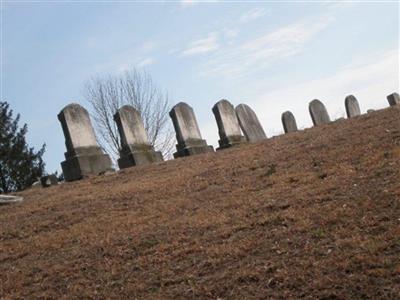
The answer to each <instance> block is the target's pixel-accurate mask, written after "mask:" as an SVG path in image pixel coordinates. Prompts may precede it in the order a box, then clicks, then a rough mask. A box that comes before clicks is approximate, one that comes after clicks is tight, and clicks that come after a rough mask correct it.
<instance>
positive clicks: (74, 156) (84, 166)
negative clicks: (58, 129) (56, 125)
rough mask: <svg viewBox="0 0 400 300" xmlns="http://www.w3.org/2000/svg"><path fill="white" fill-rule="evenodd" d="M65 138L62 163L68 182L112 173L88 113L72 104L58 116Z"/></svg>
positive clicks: (107, 157)
mask: <svg viewBox="0 0 400 300" xmlns="http://www.w3.org/2000/svg"><path fill="white" fill-rule="evenodd" d="M58 120H59V121H60V122H61V126H62V129H63V132H64V136H65V146H66V147H67V152H65V161H63V162H62V163H61V167H62V170H63V173H64V177H65V180H66V181H73V180H78V179H81V178H82V177H84V176H87V175H97V174H100V173H103V172H105V171H111V170H112V167H111V160H110V157H109V156H108V155H107V154H104V153H103V152H102V151H101V149H100V147H99V145H98V144H97V141H96V137H95V134H94V130H93V127H92V123H91V122H90V118H89V113H88V112H87V110H86V109H84V108H83V107H82V106H80V105H79V104H75V103H73V104H69V105H67V106H66V107H64V109H63V110H62V111H61V112H60V113H59V114H58Z"/></svg>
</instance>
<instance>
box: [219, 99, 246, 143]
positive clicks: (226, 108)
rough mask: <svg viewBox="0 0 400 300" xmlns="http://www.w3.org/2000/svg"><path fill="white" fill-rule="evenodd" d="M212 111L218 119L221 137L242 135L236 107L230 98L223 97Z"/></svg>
mask: <svg viewBox="0 0 400 300" xmlns="http://www.w3.org/2000/svg"><path fill="white" fill-rule="evenodd" d="M212 111H213V113H214V115H215V119H216V121H217V125H218V129H219V133H220V138H221V139H224V138H228V137H230V136H241V135H242V133H241V131H240V126H239V120H238V118H237V116H236V112H235V108H234V106H233V105H232V104H231V103H230V102H229V101H228V100H226V99H222V100H220V101H218V102H217V103H216V104H215V105H214V107H213V108H212Z"/></svg>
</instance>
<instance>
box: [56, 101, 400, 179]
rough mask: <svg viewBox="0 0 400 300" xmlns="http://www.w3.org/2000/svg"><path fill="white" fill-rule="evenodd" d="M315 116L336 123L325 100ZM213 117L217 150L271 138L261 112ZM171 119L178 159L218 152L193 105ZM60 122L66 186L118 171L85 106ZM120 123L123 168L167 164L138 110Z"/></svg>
mask: <svg viewBox="0 0 400 300" xmlns="http://www.w3.org/2000/svg"><path fill="white" fill-rule="evenodd" d="M388 101H389V104H390V105H395V104H399V103H400V97H399V95H398V94H397V93H393V94H391V95H389V96H388ZM345 106H346V112H347V116H348V117H349V118H350V117H354V116H357V115H360V114H361V112H360V107H359V105H358V101H357V99H356V98H355V97H354V96H348V97H346V99H345ZM309 111H310V115H311V118H312V121H313V124H314V126H316V125H320V124H324V123H329V122H330V117H329V115H328V112H327V110H326V108H325V106H324V104H323V103H322V102H321V101H319V100H313V101H311V102H310V104H309ZM212 112H213V113H214V116H215V119H216V122H217V126H218V132H219V137H220V139H219V148H217V150H221V149H225V148H229V147H232V146H235V145H239V144H242V143H245V142H258V141H261V140H264V139H266V138H267V137H266V135H265V132H264V129H263V128H262V126H261V124H260V122H259V120H258V118H257V116H256V114H255V112H254V111H253V110H252V109H251V108H250V107H249V106H248V105H246V104H240V105H238V106H237V107H236V108H235V107H234V106H233V105H232V104H231V103H230V102H229V101H227V100H221V101H219V102H217V103H216V104H215V105H214V107H213V108H212ZM169 114H170V117H171V119H172V122H173V125H174V128H175V133H176V140H177V145H176V149H177V151H176V152H175V153H174V157H175V158H178V157H183V156H190V155H195V154H200V153H207V152H213V151H214V148H213V147H212V146H210V145H207V142H206V141H205V140H204V139H203V138H202V136H201V133H200V129H199V126H198V123H197V120H196V116H195V114H194V111H193V109H192V108H191V107H190V106H189V105H188V104H186V103H184V102H181V103H178V104H177V105H175V106H174V107H173V108H172V110H171V111H170V113H169ZM58 119H59V121H60V122H61V126H62V129H63V132H64V136H65V145H66V148H67V152H65V161H63V162H62V163H61V167H62V170H63V173H64V177H65V180H66V181H73V180H78V179H81V178H83V177H84V176H87V175H93V174H101V173H105V172H107V171H113V169H112V163H111V159H110V157H109V156H108V155H107V154H104V153H103V151H102V150H101V148H100V147H99V145H98V143H97V141H96V136H95V133H94V130H93V127H92V124H91V121H90V117H89V113H88V112H87V110H86V109H85V108H83V107H82V106H80V105H79V104H69V105H67V106H66V107H64V109H63V110H62V111H61V112H60V113H59V114H58ZM114 120H115V122H116V124H117V127H118V131H119V134H120V137H121V149H120V158H119V159H118V166H119V167H120V168H121V169H123V168H127V167H131V166H137V165H145V164H150V163H154V162H160V161H163V157H162V154H161V152H159V151H155V150H154V148H153V146H152V145H151V144H150V143H149V140H148V137H147V133H146V131H145V128H144V125H143V121H142V118H141V116H140V113H139V112H138V111H137V110H136V109H135V108H133V107H132V106H129V105H125V106H123V107H121V108H120V109H119V110H118V111H117V112H116V113H115V115H114ZM282 124H283V128H284V130H285V133H288V132H294V131H297V124H296V120H295V118H294V116H293V114H292V113H291V112H290V111H287V112H284V113H283V114H282ZM242 132H243V133H244V136H243V135H242Z"/></svg>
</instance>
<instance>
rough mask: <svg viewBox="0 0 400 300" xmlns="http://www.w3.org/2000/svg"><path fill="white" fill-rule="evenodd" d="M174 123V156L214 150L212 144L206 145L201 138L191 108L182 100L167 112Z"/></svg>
mask: <svg viewBox="0 0 400 300" xmlns="http://www.w3.org/2000/svg"><path fill="white" fill-rule="evenodd" d="M169 115H170V117H171V119H172V123H173V124H174V128H175V133H176V140H177V142H178V144H177V145H176V149H177V152H175V153H174V157H175V158H177V157H183V156H189V155H195V154H200V153H206V152H214V148H213V147H212V146H208V145H207V143H206V141H205V140H203V139H202V137H201V134H200V129H199V125H198V124H197V120H196V116H195V115H194V111H193V108H191V107H190V106H189V105H188V104H186V103H184V102H180V103H178V104H177V105H175V106H174V107H173V108H172V110H171V111H170V112H169Z"/></svg>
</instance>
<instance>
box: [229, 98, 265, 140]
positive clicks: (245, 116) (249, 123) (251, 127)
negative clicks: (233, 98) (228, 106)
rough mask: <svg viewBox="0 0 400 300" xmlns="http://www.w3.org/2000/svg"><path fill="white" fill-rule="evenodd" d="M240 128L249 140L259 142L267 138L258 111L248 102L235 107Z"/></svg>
mask: <svg viewBox="0 0 400 300" xmlns="http://www.w3.org/2000/svg"><path fill="white" fill-rule="evenodd" d="M235 111H236V115H237V117H238V119H239V125H240V128H242V131H243V133H244V136H245V137H246V139H247V140H248V141H249V142H258V141H262V140H264V139H266V138H267V136H266V135H265V132H264V129H263V128H262V126H261V124H260V121H259V120H258V118H257V115H256V113H255V112H254V111H253V110H252V109H251V108H250V107H249V106H248V105H246V104H239V105H238V106H236V108H235Z"/></svg>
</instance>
